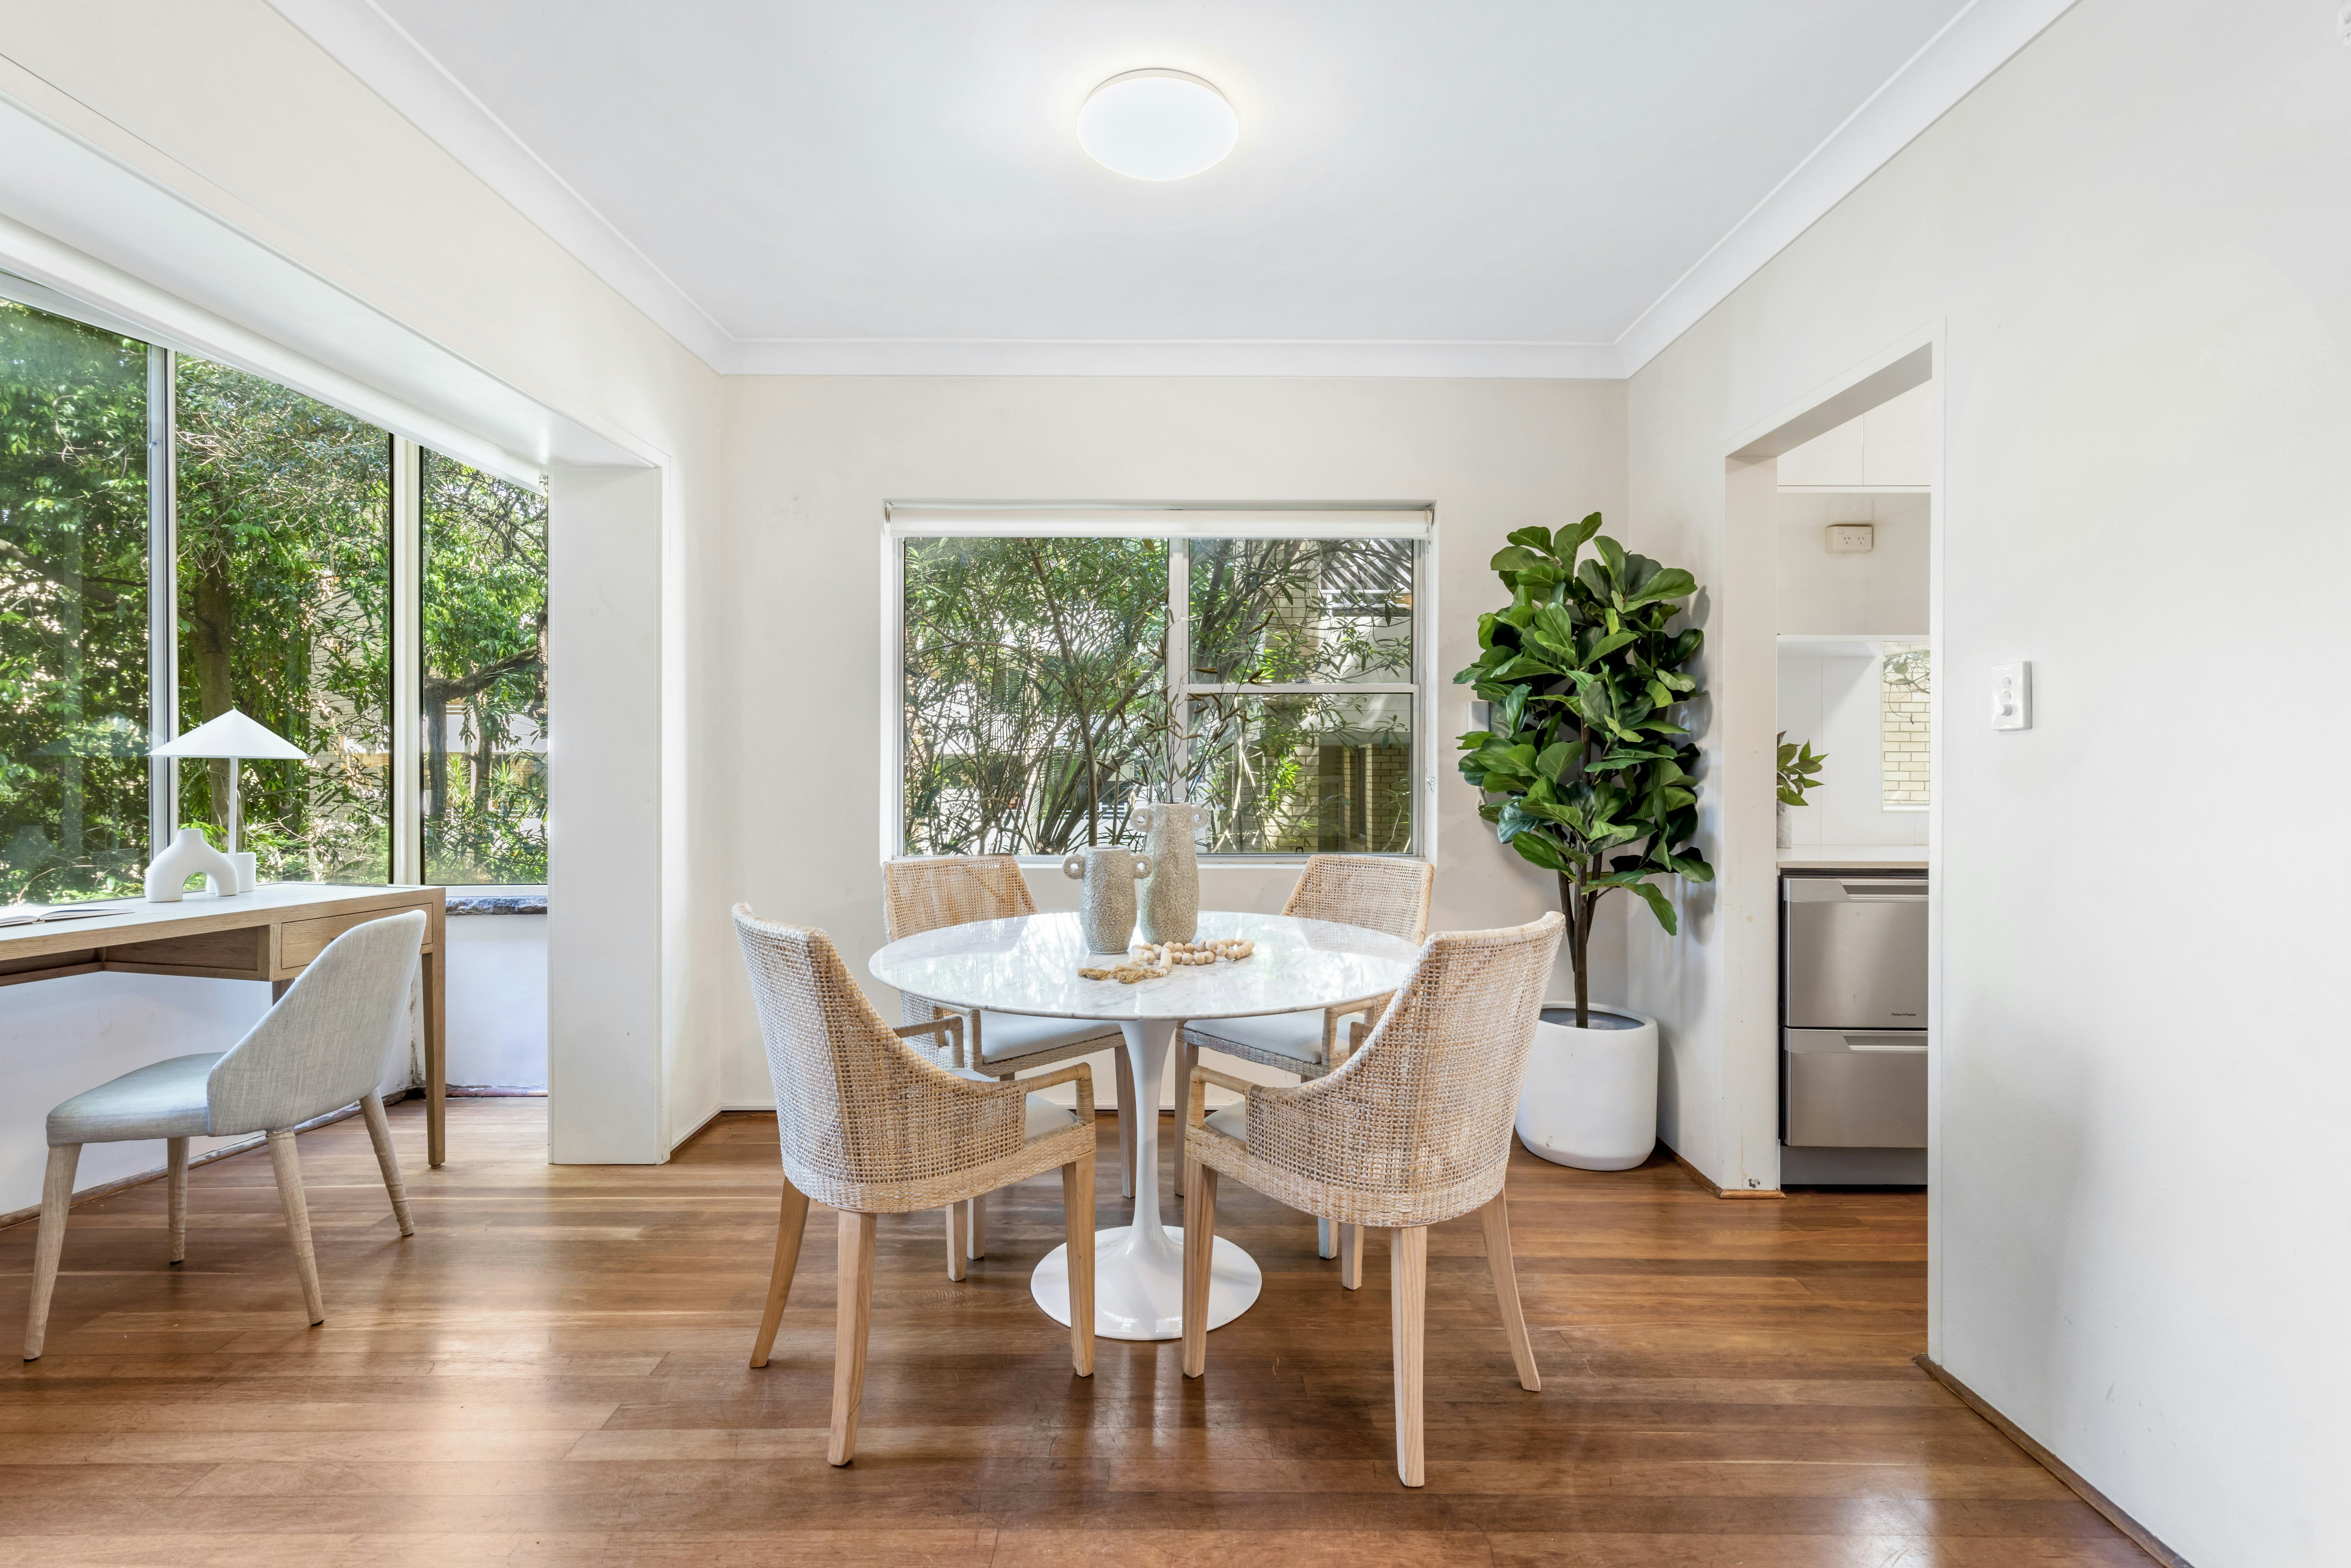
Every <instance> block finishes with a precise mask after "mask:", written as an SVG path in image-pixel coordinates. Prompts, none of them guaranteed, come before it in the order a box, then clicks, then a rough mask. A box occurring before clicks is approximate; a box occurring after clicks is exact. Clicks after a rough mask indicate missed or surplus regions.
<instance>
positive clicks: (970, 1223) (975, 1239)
mask: <svg viewBox="0 0 2351 1568" xmlns="http://www.w3.org/2000/svg"><path fill="white" fill-rule="evenodd" d="M966 1211H967V1218H966V1220H965V1221H964V1228H963V1240H964V1256H965V1257H967V1258H985V1257H987V1194H986V1193H984V1192H983V1193H981V1194H980V1195H979V1196H978V1197H975V1198H973V1199H972V1200H971V1201H970V1202H969V1203H968V1204H967V1206H966Z"/></svg>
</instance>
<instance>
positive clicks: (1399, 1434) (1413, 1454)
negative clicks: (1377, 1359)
mask: <svg viewBox="0 0 2351 1568" xmlns="http://www.w3.org/2000/svg"><path fill="white" fill-rule="evenodd" d="M1427 1313H1428V1227H1426V1226H1425V1225H1414V1226H1408V1227H1406V1228H1404V1229H1401V1230H1391V1231H1389V1232H1388V1323H1389V1336H1390V1338H1391V1339H1392V1341H1393V1342H1394V1343H1395V1428H1396V1478H1397V1479H1399V1480H1401V1481H1403V1482H1404V1484H1405V1485H1406V1486H1408V1487H1416V1486H1423V1485H1426V1483H1427V1480H1428V1464H1427V1459H1426V1455H1425V1454H1424V1453H1423V1451H1422V1440H1421V1429H1420V1362H1421V1343H1422V1334H1423V1331H1424V1329H1425V1327H1426V1319H1427Z"/></svg>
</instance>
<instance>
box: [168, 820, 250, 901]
mask: <svg viewBox="0 0 2351 1568" xmlns="http://www.w3.org/2000/svg"><path fill="white" fill-rule="evenodd" d="M192 876H205V877H209V878H211V879H212V887H213V891H214V893H219V894H230V893H242V892H244V891H245V889H244V888H243V887H242V886H240V885H239V883H238V880H237V873H236V863H235V862H234V861H232V860H230V859H229V858H228V856H226V855H225V854H223V853H221V852H220V851H218V850H216V849H214V848H213V846H212V842H211V841H210V840H208V839H206V838H205V837H204V830H203V829H202V828H182V829H181V830H180V831H179V832H178V833H176V834H174V835H173V836H172V841H171V843H170V845H169V846H168V847H166V848H165V849H164V851H163V852H162V854H160V855H157V856H156V857H155V860H154V863H153V864H152V865H150V866H149V867H148V868H147V902H148V903H150V904H177V903H179V902H180V898H181V894H183V892H184V891H185V887H186V883H187V880H188V879H189V878H190V877H192Z"/></svg>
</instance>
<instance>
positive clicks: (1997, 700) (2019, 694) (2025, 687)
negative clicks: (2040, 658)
mask: <svg viewBox="0 0 2351 1568" xmlns="http://www.w3.org/2000/svg"><path fill="white" fill-rule="evenodd" d="M1991 727H1992V728H1994V729H2031V728H2032V664H2031V663H2030V662H2026V663H2023V664H1994V665H1993V666H1992V667H1991Z"/></svg>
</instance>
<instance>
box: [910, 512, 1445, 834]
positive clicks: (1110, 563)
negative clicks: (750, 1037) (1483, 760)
mask: <svg viewBox="0 0 2351 1568" xmlns="http://www.w3.org/2000/svg"><path fill="white" fill-rule="evenodd" d="M1306 516H1311V514H1307V515H1306ZM1170 526H1176V527H1180V525H1170ZM1278 527H1279V524H1278V523H1277V524H1274V525H1270V526H1269V525H1260V526H1259V528H1256V529H1255V530H1253V531H1251V532H1249V533H1247V534H1242V535H1236V536H1232V537H1223V536H1218V535H1216V534H1206V535H1205V536H1204V537H1191V536H1187V535H1186V534H1184V533H1180V532H1167V531H1155V530H1154V528H1153V527H1152V526H1151V525H1149V524H1146V525H1144V526H1143V527H1138V528H1133V529H1129V530H1123V531H1112V530H1110V529H1107V528H1106V529H1105V530H1104V531H1103V532H1102V533H1100V534H1079V533H1073V532H1071V531H1069V530H1068V529H1067V528H1062V529H1059V530H1055V531H1050V532H1049V531H1042V530H1040V531H1039V532H1037V533H1033V534H1022V533H1018V532H1001V531H998V532H990V533H957V532H954V531H952V525H949V526H947V527H946V528H935V529H933V530H925V531H914V530H909V531H907V532H905V533H904V534H903V535H901V536H898V537H894V538H893V541H892V544H893V551H894V552H895V553H894V556H893V568H894V570H895V572H896V580H897V585H898V588H897V605H898V617H897V624H898V648H897V654H898V662H899V675H900V678H899V690H898V699H899V710H900V711H899V714H898V719H899V723H898V725H897V731H898V734H899V737H900V745H899V753H898V761H899V768H898V779H897V783H898V789H899V797H898V802H897V807H898V809H897V811H896V813H895V816H896V828H897V841H896V843H895V844H894V845H893V846H891V847H892V849H893V852H897V853H904V854H912V855H923V854H978V853H1010V854H1026V855H1053V854H1061V853H1064V852H1067V851H1069V850H1071V849H1073V848H1077V847H1080V846H1082V845H1086V844H1092V843H1132V842H1134V841H1137V840H1138V839H1139V838H1140V834H1139V833H1137V832H1136V831H1134V829H1133V828H1132V826H1131V825H1130V822H1131V813H1132V811H1133V810H1134V807H1135V806H1137V805H1139V804H1141V803H1142V802H1144V800H1151V799H1155V798H1164V799H1170V800H1187V801H1189V802H1191V803H1193V804H1195V805H1197V806H1199V807H1201V808H1203V810H1202V828H1201V834H1200V841H1199V848H1200V849H1201V851H1202V852H1205V853H1208V854H1227V855H1269V854H1270V855H1297V854H1309V853H1314V852H1333V851H1336V852H1359V853H1371V854H1409V853H1415V852H1420V851H1421V850H1422V847H1423V846H1422V844H1421V843H1420V841H1419V821H1418V820H1419V813H1418V812H1417V811H1416V799H1417V798H1418V786H1419V781H1420V775H1421V772H1422V769H1420V768H1416V757H1418V756H1419V755H1421V754H1422V753H1423V752H1424V751H1425V749H1426V747H1425V742H1424V741H1423V740H1422V739H1421V737H1419V735H1418V732H1417V726H1418V724H1419V723H1420V722H1421V721H1422V719H1423V717H1424V716H1425V707H1424V700H1425V699H1424V695H1423V682H1424V680H1425V674H1424V672H1423V670H1422V668H1421V664H1422V653H1423V649H1422V640H1421V638H1420V637H1419V635H1418V634H1417V621H1416V617H1417V616H1418V615H1419V614H1420V613H1421V603H1422V601H1421V600H1420V599H1419V597H1418V596H1417V595H1416V583H1417V580H1418V577H1419V574H1420V571H1421V570H1422V562H1421V556H1422V552H1423V551H1424V550H1425V549H1426V544H1425V542H1424V541H1423V539H1422V538H1420V537H1418V536H1419V535H1420V534H1423V533H1425V525H1424V526H1423V527H1421V528H1413V527H1411V525H1410V524H1408V523H1399V524H1391V525H1390V528H1392V529H1393V531H1390V532H1383V533H1369V534H1367V535H1364V536H1358V535H1353V534H1351V533H1349V532H1348V531H1346V530H1345V529H1343V528H1322V529H1317V530H1315V531H1313V532H1311V533H1308V532H1301V534H1299V535H1298V536H1296V537H1285V536H1282V535H1280V534H1279V533H1276V532H1272V531H1269V529H1270V528H1278Z"/></svg>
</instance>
